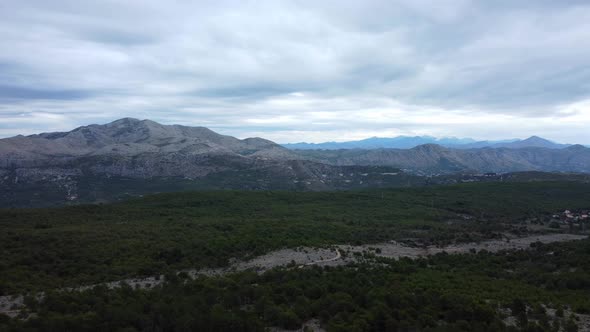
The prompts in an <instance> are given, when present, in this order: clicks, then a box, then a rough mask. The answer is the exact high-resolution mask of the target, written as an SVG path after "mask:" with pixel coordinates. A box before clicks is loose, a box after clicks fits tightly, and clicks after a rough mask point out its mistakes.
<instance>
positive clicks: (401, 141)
mask: <svg viewBox="0 0 590 332" xmlns="http://www.w3.org/2000/svg"><path fill="white" fill-rule="evenodd" d="M423 144H438V145H441V146H444V147H448V148H454V149H476V148H485V147H491V148H501V147H505V148H512V149H519V148H525V147H543V148H548V149H563V148H566V147H568V146H570V145H569V144H559V143H555V142H552V141H549V140H547V139H544V138H541V137H538V136H531V137H529V138H527V139H524V140H520V139H506V140H498V141H476V140H474V139H472V138H456V137H444V138H436V137H432V136H396V137H391V138H388V137H371V138H367V139H363V140H358V141H347V142H324V143H305V142H301V143H287V144H282V145H283V146H284V147H286V148H288V149H292V150H338V149H411V148H414V147H416V146H419V145H423Z"/></svg>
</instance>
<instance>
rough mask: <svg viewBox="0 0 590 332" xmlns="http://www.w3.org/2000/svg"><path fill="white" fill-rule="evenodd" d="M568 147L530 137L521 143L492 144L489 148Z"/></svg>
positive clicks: (537, 137)
mask: <svg viewBox="0 0 590 332" xmlns="http://www.w3.org/2000/svg"><path fill="white" fill-rule="evenodd" d="M568 146H570V144H559V143H555V142H552V141H550V140H547V139H544V138H541V137H539V136H531V137H529V138H527V139H525V140H522V141H515V142H507V143H497V144H492V145H491V147H494V148H502V147H504V148H510V149H522V148H532V147H535V148H547V149H563V148H567V147H568Z"/></svg>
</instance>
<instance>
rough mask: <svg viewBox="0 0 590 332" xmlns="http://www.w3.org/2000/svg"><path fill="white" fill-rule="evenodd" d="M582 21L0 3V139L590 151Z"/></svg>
mask: <svg viewBox="0 0 590 332" xmlns="http://www.w3.org/2000/svg"><path fill="white" fill-rule="evenodd" d="M588 17H590V4H588V2H587V1H549V0H542V1H537V0H535V1H532V0H531V1H507V0H506V1H493V2H492V1H485V2H482V1H467V0H441V1H425V0H397V1H376V0H368V1H362V2H361V1H321V2H317V1H315V2H313V1H282V2H276V1H267V2H264V1H263V2H254V3H250V2H241V1H220V2H215V4H214V3H213V2H205V1H203V2H172V3H166V4H164V3H162V2H160V1H125V2H120V1H100V2H99V1H85V2H80V1H71V0H69V1H66V0H56V1H51V2H46V1H40V0H37V1H31V0H23V1H18V2H12V3H8V2H4V3H0V122H2V124H3V125H2V126H0V137H1V136H9V135H13V134H15V133H18V132H17V130H20V132H22V133H31V132H34V131H38V130H41V131H51V130H65V129H68V128H67V127H66V126H70V125H71V126H72V127H75V126H78V125H83V124H87V123H90V122H99V123H100V122H107V121H110V120H113V119H116V118H119V117H122V116H133V117H140V118H151V119H154V120H159V121H162V122H166V123H171V122H175V123H183V124H190V125H206V126H209V127H212V128H217V129H219V130H222V131H224V132H225V133H227V134H233V135H237V136H245V135H264V136H267V137H269V138H275V139H278V140H281V141H287V140H294V141H300V140H306V139H307V137H309V139H317V140H322V137H323V138H325V139H346V135H347V133H349V134H350V135H353V134H354V135H355V137H356V136H362V135H381V136H383V135H391V134H396V133H397V134H422V133H424V134H433V135H455V136H461V135H472V136H476V138H501V137H514V136H520V137H522V136H525V135H528V134H538V135H548V136H551V137H550V138H554V139H558V140H570V141H571V140H573V139H576V140H577V141H582V142H585V143H588V142H590V134H588V130H587V128H583V126H580V125H579V123H580V122H584V121H586V120H588V121H590V109H588V104H587V103H586V102H585V101H586V100H588V99H590V69H589V68H590V60H588V59H590V21H588V20H587V18H588ZM14 114H18V116H15V115H14ZM433 116H435V117H439V118H438V120H439V121H438V122H439V123H441V125H438V126H437V123H436V121H432V122H428V121H429V120H431V119H432V117H433ZM448 119H452V121H449V120H448ZM474 119H476V120H480V121H485V124H486V130H480V131H474V130H471V128H473V127H474V122H473V120H474ZM508 119H512V123H522V122H523V121H527V124H526V126H523V125H512V126H510V125H508V124H509V123H511V121H509V120H508ZM442 124H444V126H443V125H442ZM566 132H567V133H566ZM477 135H479V136H480V137H477Z"/></svg>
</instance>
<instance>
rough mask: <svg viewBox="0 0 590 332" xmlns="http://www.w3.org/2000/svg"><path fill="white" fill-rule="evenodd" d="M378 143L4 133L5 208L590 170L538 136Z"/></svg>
mask: <svg viewBox="0 0 590 332" xmlns="http://www.w3.org/2000/svg"><path fill="white" fill-rule="evenodd" d="M421 139H422V138H421ZM427 139H433V138H427ZM378 141H379V139H371V140H368V142H365V143H367V145H366V146H371V147H372V148H363V149H361V148H351V149H338V150H328V149H325V150H320V149H308V150H290V149H287V148H285V147H283V146H281V145H279V144H276V143H274V142H272V141H269V140H266V139H263V138H246V139H237V138H235V137H231V136H226V135H221V134H218V133H215V132H214V131H212V130H210V129H208V128H205V127H188V126H180V125H162V124H159V123H157V122H154V121H150V120H138V119H132V118H124V119H120V120H117V121H113V122H111V123H108V124H104V125H88V126H83V127H79V128H76V129H74V130H72V131H69V132H55V133H42V134H37V135H30V136H16V137H11V138H5V139H0V207H1V206H23V205H24V206H29V205H42V204H43V203H44V202H49V201H51V202H61V203H63V202H78V201H84V202H94V201H100V200H102V199H107V200H112V199H113V198H114V197H118V196H120V195H123V194H124V195H134V194H135V195H137V194H143V193H151V192H159V191H179V190H187V189H191V190H194V189H254V190H267V189H281V190H334V189H354V188H371V187H391V186H409V185H411V184H412V183H414V184H415V183H427V182H430V183H431V182H432V181H433V180H431V179H430V176H438V175H445V176H446V175H452V174H456V173H462V174H467V173H468V174H473V173H485V172H500V173H505V172H521V171H542V172H579V173H588V174H590V149H589V148H587V147H584V146H581V145H573V146H568V147H562V146H561V145H558V144H556V143H553V142H549V141H547V140H544V139H542V138H539V137H531V138H529V139H527V140H522V141H514V142H494V144H491V145H489V146H486V147H483V148H480V147H478V146H477V145H478V144H481V143H480V142H471V141H469V140H465V139H453V138H450V139H447V140H446V141H444V140H437V142H438V143H440V144H451V143H461V146H462V148H460V149H458V148H452V147H447V146H443V145H440V144H433V143H428V144H421V145H418V146H415V147H412V148H403V149H392V148H377V146H378V145H377V144H376V143H378ZM422 141H424V139H422ZM369 143H370V144H373V145H370V144H369ZM398 143H399V144H402V143H403V144H405V145H404V146H411V145H412V144H415V143H416V141H415V140H414V138H402V139H398ZM422 175H428V176H429V177H428V178H427V177H423V176H422Z"/></svg>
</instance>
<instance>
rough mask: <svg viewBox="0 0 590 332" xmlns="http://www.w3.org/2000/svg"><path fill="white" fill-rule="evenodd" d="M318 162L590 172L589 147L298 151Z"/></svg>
mask: <svg viewBox="0 0 590 332" xmlns="http://www.w3.org/2000/svg"><path fill="white" fill-rule="evenodd" d="M298 153H299V154H300V155H302V156H305V157H307V158H309V159H311V160H315V161H317V162H323V163H330V164H333V165H377V166H392V167H399V168H401V169H406V170H408V171H414V172H415V171H419V172H426V173H429V174H434V173H452V172H519V171H544V172H579V173H590V148H587V147H584V146H582V145H572V146H569V147H567V148H562V149H553V148H546V147H522V148H510V147H499V148H490V147H486V148H478V149H452V148H446V147H443V146H440V145H435V144H426V145H420V146H417V147H414V148H411V149H371V150H358V149H349V150H300V151H298Z"/></svg>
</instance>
